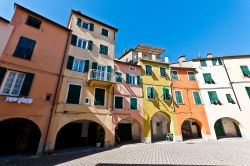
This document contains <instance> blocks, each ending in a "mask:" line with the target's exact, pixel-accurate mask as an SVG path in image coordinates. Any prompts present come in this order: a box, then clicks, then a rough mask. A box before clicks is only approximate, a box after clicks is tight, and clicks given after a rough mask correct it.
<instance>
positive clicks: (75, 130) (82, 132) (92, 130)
mask: <svg viewBox="0 0 250 166" xmlns="http://www.w3.org/2000/svg"><path fill="white" fill-rule="evenodd" d="M104 139H105V130H104V129H103V127H102V126H101V125H99V124H98V123H96V122H93V121H88V120H80V121H74V122H70V123H68V124H66V125H65V126H63V127H62V128H61V129H60V130H59V132H58V133H57V137H56V144H55V150H61V149H68V148H77V147H94V146H97V147H99V146H100V147H103V146H104Z"/></svg>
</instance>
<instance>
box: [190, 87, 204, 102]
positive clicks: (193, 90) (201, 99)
mask: <svg viewBox="0 0 250 166" xmlns="http://www.w3.org/2000/svg"><path fill="white" fill-rule="evenodd" d="M194 92H198V93H199V96H200V99H201V104H196V103H195V98H194ZM192 95H193V101H194V104H195V105H202V104H203V100H202V98H201V92H200V91H198V90H193V91H192Z"/></svg>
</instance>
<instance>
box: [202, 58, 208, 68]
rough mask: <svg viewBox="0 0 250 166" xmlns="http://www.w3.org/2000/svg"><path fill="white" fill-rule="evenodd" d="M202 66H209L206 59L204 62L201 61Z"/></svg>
mask: <svg viewBox="0 0 250 166" xmlns="http://www.w3.org/2000/svg"><path fill="white" fill-rule="evenodd" d="M200 64H201V66H202V67H205V66H207V62H206V60H205V59H204V60H200Z"/></svg>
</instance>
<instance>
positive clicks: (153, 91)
mask: <svg viewBox="0 0 250 166" xmlns="http://www.w3.org/2000/svg"><path fill="white" fill-rule="evenodd" d="M151 93H152V94H151V96H152V99H155V97H156V92H155V89H154V88H153V87H152V88H151Z"/></svg>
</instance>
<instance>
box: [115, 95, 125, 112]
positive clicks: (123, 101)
mask: <svg viewBox="0 0 250 166" xmlns="http://www.w3.org/2000/svg"><path fill="white" fill-rule="evenodd" d="M115 97H122V108H116V107H115ZM113 106H114V109H117V110H122V109H124V96H121V95H114V104H113Z"/></svg>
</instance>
